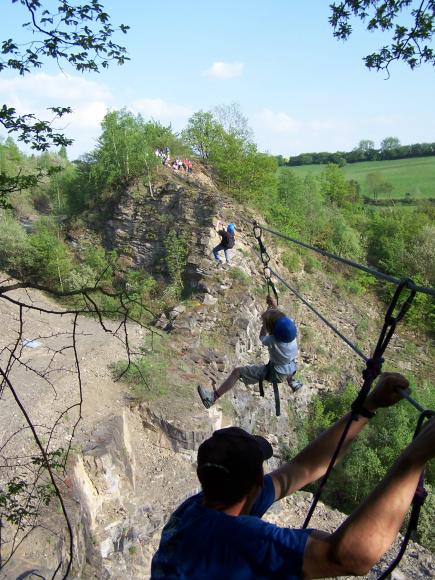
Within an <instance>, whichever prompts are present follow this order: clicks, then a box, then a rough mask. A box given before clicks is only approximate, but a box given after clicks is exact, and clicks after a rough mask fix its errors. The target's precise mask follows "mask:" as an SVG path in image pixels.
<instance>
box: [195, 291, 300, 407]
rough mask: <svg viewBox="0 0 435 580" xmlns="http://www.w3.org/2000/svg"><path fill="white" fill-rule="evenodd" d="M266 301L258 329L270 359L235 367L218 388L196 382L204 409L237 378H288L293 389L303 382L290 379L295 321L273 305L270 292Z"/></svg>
mask: <svg viewBox="0 0 435 580" xmlns="http://www.w3.org/2000/svg"><path fill="white" fill-rule="evenodd" d="M266 303H267V310H266V311H265V312H263V314H262V315H261V318H262V321H263V324H262V326H261V330H260V340H261V343H262V344H263V346H267V348H268V349H269V362H268V363H267V365H248V366H244V367H236V368H234V369H233V370H232V372H231V374H230V375H229V376H228V377H227V378H226V379H225V381H224V382H223V383H222V384H221V386H220V387H219V388H218V389H214V388H213V390H212V391H210V390H208V389H205V388H204V387H203V386H202V385H199V386H198V394H199V396H200V397H201V401H202V403H203V405H204V407H206V408H207V409H209V408H210V407H211V406H212V405H214V403H215V402H216V401H217V400H218V399H219V397H222V395H224V394H225V393H227V392H228V391H229V390H231V389H232V388H233V387H234V385H235V384H236V383H237V381H238V380H241V381H242V382H243V383H245V385H254V384H256V383H258V382H259V381H260V380H268V381H273V380H276V382H277V383H282V382H283V381H288V384H289V385H290V387H292V389H293V390H294V391H297V390H299V389H300V387H301V386H302V383H300V382H299V381H295V380H294V379H293V376H294V374H295V372H296V368H297V367H296V358H297V355H298V343H297V340H296V336H297V328H296V324H295V322H294V321H293V320H292V319H291V318H288V317H287V316H286V315H285V314H284V312H282V311H281V310H279V309H278V308H277V307H276V304H275V302H274V300H273V299H272V298H271V297H270V296H268V297H267V298H266Z"/></svg>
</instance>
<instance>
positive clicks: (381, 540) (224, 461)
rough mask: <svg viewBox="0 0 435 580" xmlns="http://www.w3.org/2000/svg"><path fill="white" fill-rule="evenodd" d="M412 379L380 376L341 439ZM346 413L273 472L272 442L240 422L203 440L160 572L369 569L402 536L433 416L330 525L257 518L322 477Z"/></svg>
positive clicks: (215, 578) (200, 575) (230, 575)
mask: <svg viewBox="0 0 435 580" xmlns="http://www.w3.org/2000/svg"><path fill="white" fill-rule="evenodd" d="M407 388H408V382H407V380H406V379H405V378H404V377H403V376H402V375H399V374H397V373H385V374H383V375H381V377H380V380H379V381H378V384H377V385H376V387H374V388H373V389H372V391H371V393H370V394H369V396H368V397H367V399H366V402H365V407H364V409H363V410H362V411H361V414H360V415H359V417H358V419H357V420H356V421H353V422H352V424H351V427H350V429H349V431H348V433H347V436H346V439H345V445H344V448H346V447H347V446H348V445H349V444H350V443H351V442H352V441H353V440H354V439H355V438H356V437H357V435H358V434H359V433H360V431H361V430H362V429H363V428H364V426H365V425H366V424H367V422H368V420H369V418H370V417H372V416H373V415H374V412H375V411H376V410H377V409H379V408H381V407H389V406H391V405H394V404H395V403H397V402H398V401H399V400H400V398H401V394H400V391H401V390H405V389H407ZM347 420H348V416H347V415H346V416H344V417H343V418H342V419H341V420H339V421H338V422H337V423H335V424H334V425H333V426H332V427H330V428H329V429H328V430H327V431H325V432H324V433H323V434H322V435H320V436H319V437H318V438H317V439H315V440H314V441H313V442H312V443H310V444H309V445H308V446H307V447H306V448H305V449H303V450H302V451H301V452H300V453H298V454H297V455H296V457H295V458H294V459H292V460H291V461H290V462H288V463H286V464H284V465H282V466H281V467H280V468H278V469H277V470H275V471H272V472H271V473H269V474H268V475H264V473H263V462H264V461H265V460H267V459H268V458H270V457H271V456H272V453H273V451H272V447H271V446H270V444H269V443H268V442H267V441H266V439H264V438H263V437H260V436H255V435H251V434H249V433H248V432H246V431H244V430H243V429H240V428H238V427H228V428H226V429H220V430H218V431H215V432H214V433H213V435H212V436H211V437H210V438H209V439H207V440H206V441H204V442H203V443H202V444H201V445H200V447H199V449H198V461H197V475H198V479H199V481H200V483H201V487H202V492H201V493H198V494H196V495H194V496H192V497H190V498H189V499H187V500H186V501H185V502H183V503H182V504H181V505H180V506H179V507H178V508H177V509H176V510H175V512H174V513H173V514H172V515H171V516H170V518H169V521H168V523H167V524H166V525H165V527H164V529H163V531H162V536H161V540H160V545H159V548H158V550H157V552H156V553H155V555H154V557H153V560H152V564H151V578H152V579H153V580H158V579H161V578H164V579H165V580H171V579H175V578H177V579H179V580H206V579H207V580H227V579H234V580H248V579H255V580H261V579H264V580H266V579H268V580H269V579H273V578H276V579H280V580H284V579H287V580H291V579H302V578H303V579H310V578H329V577H337V576H344V575H364V574H366V573H367V572H368V571H369V569H370V568H371V567H372V566H373V565H374V564H375V563H376V562H377V561H378V560H379V559H380V558H381V557H382V555H383V554H384V553H385V551H386V550H387V549H388V548H389V546H390V545H391V544H392V542H393V541H394V539H395V537H396V536H397V534H398V532H399V529H400V526H401V525H402V522H403V520H404V517H405V514H406V511H407V509H408V507H409V505H410V503H411V501H412V498H413V494H414V491H415V489H416V486H417V483H418V480H419V477H420V473H421V471H422V469H423V468H424V466H425V463H426V462H427V461H428V460H429V459H431V458H433V457H434V455H435V419H432V420H431V421H429V422H428V424H427V425H426V427H424V428H423V429H422V430H421V431H420V434H419V435H418V436H417V437H416V438H415V439H414V440H413V441H412V443H411V444H410V445H409V446H408V447H407V448H406V449H405V450H404V451H403V453H402V454H401V455H400V457H399V459H398V460H397V461H396V463H395V464H394V465H393V467H392V468H391V469H390V471H389V473H388V474H387V475H386V477H385V478H384V479H383V481H381V483H380V484H379V485H378V486H377V487H376V488H375V490H374V491H373V492H372V493H371V494H370V495H369V496H368V498H367V499H366V500H365V501H364V502H363V504H362V505H361V506H360V507H359V508H357V510H356V511H355V512H354V513H353V514H351V515H350V516H349V517H348V518H347V519H346V520H345V521H344V523H343V524H342V525H341V526H340V527H339V528H338V529H337V530H336V531H335V532H334V533H332V534H330V533H327V532H322V531H319V530H298V529H289V528H282V527H279V526H276V525H274V524H270V523H268V522H264V521H263V520H262V519H261V517H262V515H263V514H264V513H265V512H266V511H267V509H268V508H269V507H270V506H271V505H272V504H273V503H274V502H275V501H277V500H280V499H282V498H284V497H286V496H288V495H289V494H291V493H293V492H295V491H297V490H299V489H301V488H302V487H304V486H305V485H307V484H308V483H311V482H313V481H314V480H316V479H318V478H319V477H321V476H322V475H323V474H324V473H325V471H326V469H327V466H328V464H329V462H330V459H331V457H332V454H333V452H334V450H335V447H336V445H337V441H338V440H339V438H340V437H341V434H342V432H343V428H344V426H345V424H346V423H347Z"/></svg>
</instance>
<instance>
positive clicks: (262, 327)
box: [260, 296, 277, 339]
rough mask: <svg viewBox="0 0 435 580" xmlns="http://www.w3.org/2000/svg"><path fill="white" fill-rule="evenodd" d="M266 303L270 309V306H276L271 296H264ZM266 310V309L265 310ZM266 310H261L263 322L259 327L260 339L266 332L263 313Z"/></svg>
mask: <svg viewBox="0 0 435 580" xmlns="http://www.w3.org/2000/svg"><path fill="white" fill-rule="evenodd" d="M266 304H267V310H270V309H271V308H276V307H277V306H276V304H275V301H274V300H273V298H272V297H271V296H267V297H266ZM267 310H266V312H267ZM266 312H263V315H262V320H263V324H262V325H261V329H260V339H262V338H263V336H266V334H268V332H267V330H266V325H265V323H264V315H265V314H266Z"/></svg>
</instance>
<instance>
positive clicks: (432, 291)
mask: <svg viewBox="0 0 435 580" xmlns="http://www.w3.org/2000/svg"><path fill="white" fill-rule="evenodd" d="M255 223H256V224H257V226H258V227H260V228H261V229H263V230H264V231H265V232H269V234H272V235H274V236H278V237H279V238H283V239H284V240H288V241H290V242H293V243H294V244H297V245H299V246H302V247H303V248H307V249H309V250H312V251H314V252H317V253H318V254H321V255H322V256H326V257H328V258H331V259H332V260H336V261H337V262H341V263H342V264H346V265H347V266H351V267H352V268H356V269H357V270H362V271H363V272H366V273H367V274H371V275H372V276H374V277H375V278H378V279H379V280H385V281H387V282H391V283H392V284H395V285H396V286H398V285H399V284H400V283H401V280H400V279H399V278H395V277H394V276H391V275H390V274H385V273H384V272H380V271H379V270H375V269H374V268H370V267H369V266H364V265H363V264H358V262H354V261H353V260H348V259H347V258H342V257H340V256H337V255H336V254H333V253H332V252H328V251H327V250H322V249H321V248H317V247H316V246H311V245H310V244H306V243H305V242H301V241H300V240H297V239H296V238H292V237H291V236H287V235H285V234H282V233H281V232H276V231H275V230H271V229H270V228H268V227H266V226H264V225H260V224H258V223H257V222H255ZM409 289H410V290H415V291H417V292H421V293H422V294H428V295H430V296H435V288H426V287H425V286H417V285H416V284H414V282H413V281H412V280H409Z"/></svg>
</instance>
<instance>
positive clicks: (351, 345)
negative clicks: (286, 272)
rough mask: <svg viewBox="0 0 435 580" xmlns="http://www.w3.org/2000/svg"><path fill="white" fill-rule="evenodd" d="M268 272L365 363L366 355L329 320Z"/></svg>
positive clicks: (277, 275) (285, 283) (278, 276)
mask: <svg viewBox="0 0 435 580" xmlns="http://www.w3.org/2000/svg"><path fill="white" fill-rule="evenodd" d="M270 271H271V273H272V274H273V275H274V276H275V278H277V279H278V280H279V281H280V282H281V283H282V284H284V286H285V287H286V288H288V289H289V290H290V291H291V292H293V294H294V295H295V296H297V297H298V298H299V300H300V301H301V302H303V303H304V304H305V306H307V307H308V308H309V309H310V310H311V311H312V312H314V314H315V315H316V316H318V317H319V318H320V320H321V321H322V322H324V323H325V324H326V326H327V327H328V328H330V329H331V330H332V332H334V333H335V334H336V335H337V336H338V337H339V338H341V340H342V341H343V342H345V343H346V344H347V346H349V347H350V348H351V349H352V350H353V352H354V353H355V354H356V355H357V356H359V357H360V359H362V360H363V361H364V362H367V360H368V357H366V355H365V354H364V353H363V352H361V351H360V350H359V348H358V347H357V346H356V344H354V343H353V342H352V341H351V340H350V339H349V338H346V336H344V334H342V333H341V332H340V331H339V330H338V329H337V328H335V326H334V325H333V324H332V323H331V322H329V320H327V319H326V318H325V317H324V316H323V315H322V314H320V312H319V311H318V310H316V309H315V308H314V306H313V305H312V304H310V303H309V302H308V301H307V300H305V298H304V297H303V296H302V295H301V294H299V292H297V291H296V290H295V289H294V288H292V287H291V286H289V285H288V284H287V282H286V281H285V280H284V279H283V278H281V276H280V275H279V274H277V273H276V272H275V271H274V270H272V269H270Z"/></svg>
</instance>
